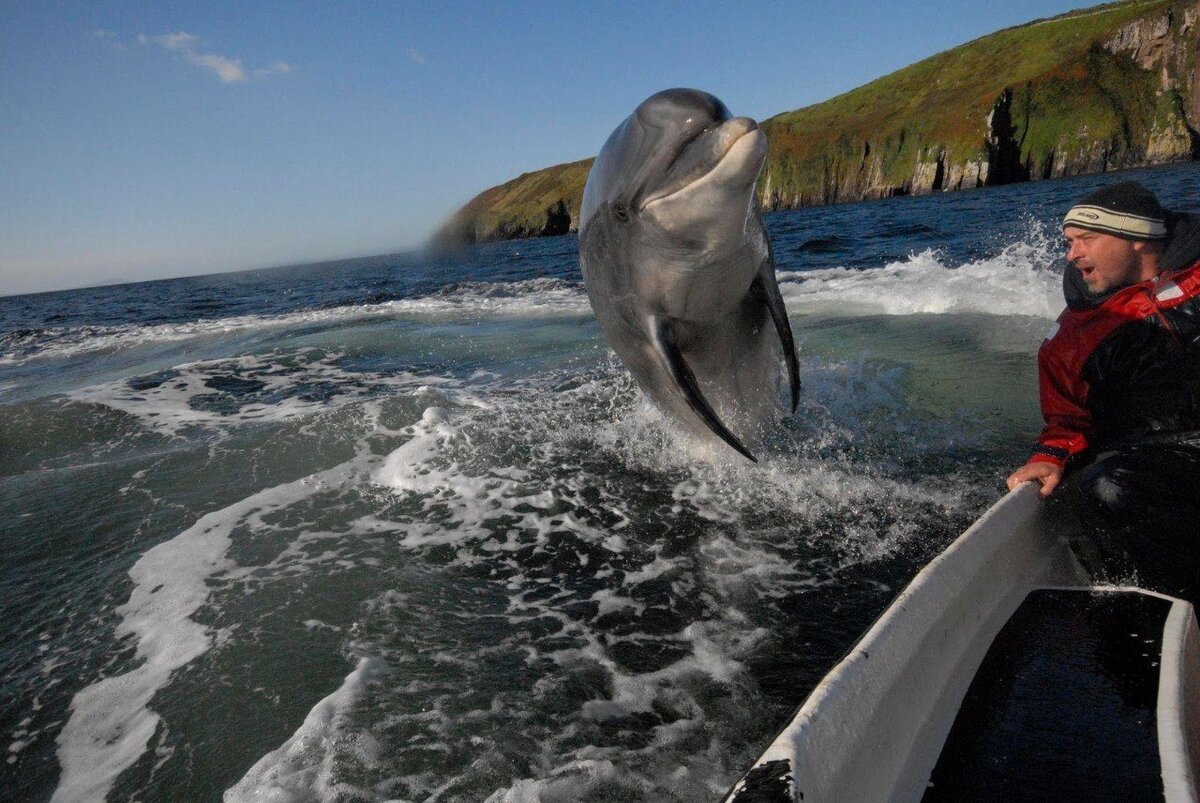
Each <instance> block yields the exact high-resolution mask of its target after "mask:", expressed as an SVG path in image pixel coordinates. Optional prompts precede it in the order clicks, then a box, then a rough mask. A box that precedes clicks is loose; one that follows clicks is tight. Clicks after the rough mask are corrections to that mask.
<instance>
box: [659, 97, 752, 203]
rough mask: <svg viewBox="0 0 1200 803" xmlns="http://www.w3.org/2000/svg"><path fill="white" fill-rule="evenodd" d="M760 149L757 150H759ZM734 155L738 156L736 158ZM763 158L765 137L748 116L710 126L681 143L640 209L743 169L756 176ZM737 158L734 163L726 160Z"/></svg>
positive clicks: (732, 174) (728, 176)
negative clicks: (680, 147)
mask: <svg viewBox="0 0 1200 803" xmlns="http://www.w3.org/2000/svg"><path fill="white" fill-rule="evenodd" d="M760 152H761V153H760ZM736 157H742V158H741V159H738V158H736ZM765 157H766V137H765V136H764V135H763V133H762V130H761V129H760V128H759V127H758V123H756V122H754V121H753V120H751V119H750V118H749V117H734V118H732V119H729V120H725V121H724V122H721V123H719V124H717V125H714V126H710V127H708V128H706V129H705V130H704V131H702V132H701V133H700V134H698V135H697V136H696V137H695V138H694V139H692V140H691V141H690V142H688V143H687V144H685V145H684V147H683V149H682V151H681V152H680V154H679V156H677V157H676V159H675V161H674V162H673V163H672V164H671V166H670V167H669V168H668V170H667V177H666V180H665V181H664V182H663V184H662V185H661V186H660V187H659V188H658V189H657V190H655V191H654V192H652V193H650V194H648V195H646V196H644V197H643V199H642V203H641V209H642V210H645V209H646V208H647V207H648V206H650V205H651V204H653V203H655V202H657V201H662V200H664V199H666V198H670V197H671V196H673V195H676V194H678V193H680V192H683V191H685V190H688V189H690V188H692V187H694V186H695V185H697V184H699V183H701V182H703V181H706V180H712V179H714V178H718V175H717V174H722V175H721V176H720V177H721V178H734V177H736V176H737V175H738V174H741V173H743V172H745V173H751V168H753V170H752V174H751V175H750V180H751V181H753V179H754V178H756V177H757V176H758V171H759V169H760V168H761V167H762V160H763V159H764V158H765ZM733 161H737V162H738V163H737V164H730V162H733Z"/></svg>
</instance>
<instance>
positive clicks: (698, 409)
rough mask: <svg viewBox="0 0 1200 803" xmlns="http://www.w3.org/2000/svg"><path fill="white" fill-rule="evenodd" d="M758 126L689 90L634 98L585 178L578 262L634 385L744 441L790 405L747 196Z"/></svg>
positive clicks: (690, 418)
mask: <svg viewBox="0 0 1200 803" xmlns="http://www.w3.org/2000/svg"><path fill="white" fill-rule="evenodd" d="M766 155H767V140H766V137H765V136H764V135H763V133H762V131H761V130H759V128H758V126H757V124H755V122H754V121H753V120H751V119H749V118H746V117H733V116H732V115H731V114H730V113H729V110H728V109H727V108H725V104H723V103H722V102H721V101H719V100H717V99H716V98H715V97H713V96H712V95H709V94H707V93H705V92H699V91H697V90H694V89H668V90H666V91H663V92H659V93H658V94H656V95H652V96H651V97H649V98H648V99H646V100H645V101H643V102H642V104H641V105H640V106H638V107H637V109H635V110H634V112H633V114H631V115H630V116H629V117H627V118H626V119H625V121H624V122H622V123H621V124H620V125H619V126H617V128H616V130H615V131H613V133H612V134H611V135H610V136H609V138H608V141H607V142H605V144H604V147H603V148H602V149H601V151H600V155H599V156H597V157H596V161H595V163H594V164H593V165H592V170H591V173H590V174H589V175H588V180H587V186H586V187H585V189H584V192H583V204H582V207H581V209H580V226H579V261H580V265H581V267H582V269H583V280H584V284H585V285H586V286H587V292H588V298H589V299H590V300H591V303H592V309H593V310H594V311H595V313H596V320H597V321H598V322H599V324H600V329H601V331H602V332H603V333H604V336H605V337H606V338H608V342H609V344H610V345H611V346H612V348H613V350H614V351H615V352H616V353H617V356H618V357H620V359H621V361H622V362H623V363H624V364H625V366H626V367H627V368H628V369H629V372H630V373H631V374H632V375H633V378H634V380H636V381H637V383H638V385H639V386H640V387H641V389H642V391H643V392H644V393H645V394H646V395H647V396H648V397H649V398H650V399H651V400H652V401H653V402H654V403H655V404H656V405H657V406H658V407H659V408H660V409H661V410H663V411H664V412H665V413H667V414H668V415H670V416H671V417H673V418H674V419H676V420H677V421H679V422H681V423H683V424H684V425H685V426H686V427H687V428H688V429H689V430H691V431H692V432H693V433H695V434H697V435H701V436H702V437H708V436H709V434H710V433H711V434H715V435H716V436H717V437H719V438H720V439H721V440H723V441H725V443H727V444H729V446H731V447H732V448H734V449H736V450H737V451H738V452H739V453H741V454H742V455H744V456H745V457H747V458H749V459H750V460H754V459H755V458H754V455H753V454H752V453H751V452H750V450H749V449H748V448H747V446H746V443H747V442H751V441H755V440H757V439H758V438H759V436H761V434H762V432H763V429H764V427H766V426H767V425H769V424H771V423H773V422H774V421H775V420H776V419H777V418H778V417H779V415H780V414H781V413H782V409H781V407H782V405H781V403H780V398H779V396H780V383H781V370H780V357H781V356H782V358H783V362H784V363H786V365H787V375H788V380H789V384H790V387H791V410H792V412H795V409H796V404H797V402H798V400H799V395H800V379H799V369H798V366H797V361H796V349H795V344H794V342H793V340H792V329H791V325H790V324H789V323H788V317H787V310H786V309H785V308H784V305H783V298H782V297H781V296H780V294H779V285H778V283H777V282H776V280H775V262H774V259H773V257H772V254H771V243H770V240H769V239H768V238H767V231H766V228H765V227H764V225H763V222H762V217H761V215H760V214H759V210H758V204H757V202H756V200H755V197H754V185H755V182H756V181H757V179H758V174H759V171H760V170H761V169H762V165H763V161H764V160H765V159H766Z"/></svg>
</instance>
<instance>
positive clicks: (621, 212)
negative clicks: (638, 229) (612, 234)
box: [613, 203, 629, 223]
mask: <svg viewBox="0 0 1200 803" xmlns="http://www.w3.org/2000/svg"><path fill="white" fill-rule="evenodd" d="M613 217H615V218H616V219H617V220H618V221H619V222H621V223H628V222H629V207H627V206H625V204H621V203H617V204H613Z"/></svg>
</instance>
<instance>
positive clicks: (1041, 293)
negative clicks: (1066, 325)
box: [779, 226, 1064, 318]
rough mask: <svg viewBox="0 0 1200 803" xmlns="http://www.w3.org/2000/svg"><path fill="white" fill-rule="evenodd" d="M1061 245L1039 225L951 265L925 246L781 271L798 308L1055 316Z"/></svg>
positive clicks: (1059, 288) (1059, 296)
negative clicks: (878, 264) (868, 260)
mask: <svg viewBox="0 0 1200 803" xmlns="http://www.w3.org/2000/svg"><path fill="white" fill-rule="evenodd" d="M1058 256H1059V255H1058V252H1057V246H1056V244H1055V243H1054V242H1053V241H1052V240H1051V238H1050V237H1049V236H1048V235H1047V234H1046V233H1045V230H1044V229H1042V228H1040V227H1036V226H1035V227H1033V229H1032V231H1031V233H1030V235H1029V238H1028V240H1022V241H1018V242H1015V243H1011V244H1010V245H1008V246H1007V247H1006V248H1004V249H1003V250H1002V251H1001V252H1000V253H999V254H997V255H996V256H993V257H988V258H986V259H980V260H977V261H974V262H967V263H965V264H963V265H958V266H954V265H948V264H946V263H945V261H944V259H943V257H942V256H941V254H939V253H938V252H937V251H934V250H925V251H922V252H921V253H919V254H913V255H912V256H910V257H909V258H908V259H906V260H904V261H902V262H894V263H892V264H890V265H886V266H884V267H882V268H876V269H870V270H856V269H852V268H829V269H825V270H814V271H805V272H782V271H781V272H780V274H779V278H780V281H781V282H782V284H781V287H780V289H781V291H782V292H783V296H784V299H785V300H786V301H787V303H788V307H789V310H790V311H792V312H812V311H825V312H833V313H840V314H885V315H914V314H922V313H925V314H946V313H984V314H989V315H1025V316H1032V317H1039V318H1055V317H1057V316H1058V314H1059V313H1060V312H1061V311H1062V308H1063V304H1064V302H1063V295H1062V274H1061V273H1060V272H1058V271H1057V270H1056V269H1055V267H1054V266H1055V262H1056V260H1057V259H1058Z"/></svg>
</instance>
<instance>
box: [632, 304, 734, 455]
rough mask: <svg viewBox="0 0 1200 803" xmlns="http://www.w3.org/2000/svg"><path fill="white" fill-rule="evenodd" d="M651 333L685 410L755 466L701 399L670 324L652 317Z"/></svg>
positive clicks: (667, 320)
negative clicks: (693, 414)
mask: <svg viewBox="0 0 1200 803" xmlns="http://www.w3.org/2000/svg"><path fill="white" fill-rule="evenodd" d="M650 331H651V333H652V334H653V338H654V345H655V347H656V348H657V349H658V353H659V355H660V356H661V357H662V359H663V362H665V363H666V365H667V368H668V369H669V370H670V371H671V377H672V378H673V379H674V380H675V384H676V385H678V386H679V388H680V390H682V391H683V397H684V399H686V400H687V403H688V406H689V407H690V408H692V412H694V413H695V414H696V415H698V416H700V420H702V421H703V422H704V423H705V424H706V425H708V428H709V429H711V430H712V431H713V433H714V434H715V435H716V436H717V437H718V438H720V439H721V440H723V441H725V442H726V443H727V444H729V446H730V447H731V448H733V450H734V451H736V452H737V453H738V454H740V455H741V456H742V457H745V458H746V459H747V460H749V461H751V462H752V463H757V462H758V458H756V457H755V456H754V455H753V454H751V453H750V450H749V449H747V448H746V447H745V446H744V445H742V442H741V441H739V440H738V439H737V436H736V435H734V434H733V433H732V432H730V431H729V429H728V428H727V427H726V426H725V425H724V424H723V423H721V419H720V418H718V417H717V414H716V413H715V412H714V411H713V408H712V407H711V406H710V405H709V403H708V401H707V400H706V399H705V398H704V394H703V393H701V392H700V386H699V385H698V384H697V383H696V375H695V374H693V373H692V369H691V368H688V365H687V363H686V362H685V361H684V359H683V354H682V353H681V352H680V351H679V345H678V343H677V342H676V339H675V330H674V328H673V327H672V325H671V320H670V319H669V318H667V317H665V316H661V315H655V316H652V317H651V319H650Z"/></svg>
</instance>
